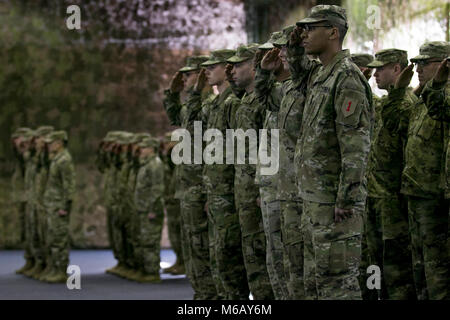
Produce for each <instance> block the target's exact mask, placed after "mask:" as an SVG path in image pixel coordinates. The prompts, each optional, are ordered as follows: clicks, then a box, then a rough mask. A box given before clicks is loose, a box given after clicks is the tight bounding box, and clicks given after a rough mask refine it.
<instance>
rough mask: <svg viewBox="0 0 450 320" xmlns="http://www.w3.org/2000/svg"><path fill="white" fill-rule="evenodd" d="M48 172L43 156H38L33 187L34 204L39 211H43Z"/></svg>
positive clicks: (47, 164) (46, 162)
mask: <svg viewBox="0 0 450 320" xmlns="http://www.w3.org/2000/svg"><path fill="white" fill-rule="evenodd" d="M48 172H49V163H48V161H47V160H46V159H45V157H44V154H43V153H42V154H40V155H39V162H38V165H37V170H36V176H35V178H34V185H35V202H36V205H37V206H39V208H40V209H42V210H44V209H45V208H44V203H43V200H44V193H45V188H46V186H47V179H48Z"/></svg>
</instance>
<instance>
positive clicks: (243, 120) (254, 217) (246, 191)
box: [227, 44, 274, 300]
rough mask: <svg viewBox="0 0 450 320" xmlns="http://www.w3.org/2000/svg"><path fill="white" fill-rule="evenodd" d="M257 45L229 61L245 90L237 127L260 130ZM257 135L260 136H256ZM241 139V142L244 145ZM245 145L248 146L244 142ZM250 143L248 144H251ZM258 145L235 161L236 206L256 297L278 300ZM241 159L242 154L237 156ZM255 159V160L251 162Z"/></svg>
mask: <svg viewBox="0 0 450 320" xmlns="http://www.w3.org/2000/svg"><path fill="white" fill-rule="evenodd" d="M258 46H259V45H257V44H250V45H248V46H240V47H239V48H238V49H237V52H236V55H235V56H233V57H231V58H229V59H228V60H227V62H228V63H231V64H233V69H232V72H231V74H232V76H233V79H234V80H235V83H236V86H238V87H240V88H243V89H245V91H246V93H245V94H244V96H243V97H242V99H241V102H240V105H239V106H238V108H237V111H236V113H235V119H234V127H233V129H235V130H237V129H241V130H243V132H244V133H245V132H246V131H247V130H249V129H250V130H255V133H256V135H257V134H258V130H259V129H261V128H262V127H263V121H264V117H263V110H262V109H261V105H260V104H259V103H258V100H256V97H255V93H254V86H255V83H254V75H255V70H254V65H253V59H254V56H255V53H256V51H257V49H258ZM255 138H257V136H255ZM242 142H244V144H245V139H244V140H243V141H239V139H238V144H242ZM243 146H244V145H243ZM247 146H248V147H247ZM256 148H257V146H256V145H254V144H252V143H249V144H248V145H245V146H244V148H243V150H237V151H238V153H241V155H243V157H242V158H243V159H241V160H244V161H245V162H244V163H243V164H238V163H235V166H234V168H235V176H234V193H235V202H236V208H237V210H238V212H239V223H240V225H241V233H242V252H243V255H244V264H245V269H246V271H247V281H248V286H249V288H250V292H251V293H252V295H253V297H254V299H256V300H265V299H274V295H273V291H272V286H271V284H270V279H269V274H268V272H267V265H266V236H265V234H264V226H263V220H262V213H261V208H260V207H259V205H258V201H257V200H258V198H259V189H258V187H257V185H256V184H255V174H256V165H255V164H256V160H257V159H256V157H255V158H254V159H253V156H252V154H256V152H257V150H256ZM237 158H238V159H239V158H240V157H239V155H238V157H237ZM251 162H252V163H251Z"/></svg>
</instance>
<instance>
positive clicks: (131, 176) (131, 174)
mask: <svg viewBox="0 0 450 320" xmlns="http://www.w3.org/2000/svg"><path fill="white" fill-rule="evenodd" d="M138 171H139V163H135V162H134V161H133V162H132V163H131V164H130V169H129V171H128V179H127V195H126V198H127V201H128V206H127V208H128V209H129V210H131V212H134V211H135V210H136V207H135V203H134V190H135V188H136V179H137V174H138Z"/></svg>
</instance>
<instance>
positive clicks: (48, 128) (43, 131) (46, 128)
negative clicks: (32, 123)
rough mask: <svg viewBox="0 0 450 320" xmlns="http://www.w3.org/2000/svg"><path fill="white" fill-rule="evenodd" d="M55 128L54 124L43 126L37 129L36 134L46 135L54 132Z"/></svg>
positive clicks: (39, 135)
mask: <svg viewBox="0 0 450 320" xmlns="http://www.w3.org/2000/svg"><path fill="white" fill-rule="evenodd" d="M53 130H55V128H54V127H52V126H41V127H39V128H37V129H36V136H37V137H42V136H45V135H47V134H49V133H50V132H52V131H53Z"/></svg>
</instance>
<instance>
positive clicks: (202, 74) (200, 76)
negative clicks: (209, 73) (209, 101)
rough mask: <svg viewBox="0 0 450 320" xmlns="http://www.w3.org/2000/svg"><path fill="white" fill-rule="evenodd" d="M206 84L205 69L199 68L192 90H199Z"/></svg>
mask: <svg viewBox="0 0 450 320" xmlns="http://www.w3.org/2000/svg"><path fill="white" fill-rule="evenodd" d="M205 85H206V74H205V69H201V70H200V73H199V74H198V76H197V82H195V86H194V91H197V92H201V91H202V90H203V89H204V88H205Z"/></svg>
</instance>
